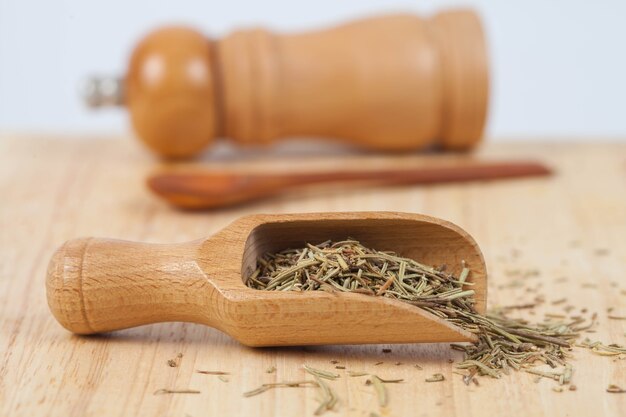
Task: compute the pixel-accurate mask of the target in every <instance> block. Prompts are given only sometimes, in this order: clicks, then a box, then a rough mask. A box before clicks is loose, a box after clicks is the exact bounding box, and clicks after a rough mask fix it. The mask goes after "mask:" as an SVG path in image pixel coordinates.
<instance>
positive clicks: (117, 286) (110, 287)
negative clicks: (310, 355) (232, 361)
mask: <svg viewBox="0 0 626 417" xmlns="http://www.w3.org/2000/svg"><path fill="white" fill-rule="evenodd" d="M348 236H350V237H354V238H356V239H359V240H360V241H361V242H362V243H363V244H364V245H367V246H370V247H372V248H375V249H378V250H393V251H396V252H398V253H399V254H401V255H403V256H407V257H411V258H413V259H416V260H419V261H420V262H423V263H425V264H430V265H443V264H445V265H447V267H448V270H449V271H451V272H454V273H457V274H458V273H459V272H460V269H461V261H465V262H466V264H467V265H468V267H469V268H470V269H471V274H470V276H469V279H468V282H473V283H474V286H473V287H472V288H473V289H474V290H475V291H476V309H477V310H478V311H479V312H483V311H484V310H485V303H486V297H487V273H486V268H485V263H484V260H483V257H482V254H481V252H480V249H479V248H478V246H477V244H476V243H475V242H474V240H473V239H472V238H471V237H470V236H469V235H468V234H467V233H466V232H465V231H463V230H462V229H460V228H459V227H457V226H455V225H453V224H451V223H449V222H446V221H443V220H440V219H436V218H433V217H428V216H423V215H418V214H405V213H391V212H363V213H317V214H315V213H312V214H281V215H253V216H248V217H243V218H241V219H239V220H237V221H235V222H234V223H232V224H231V225H229V226H228V227H226V228H225V229H223V230H222V231H220V232H219V233H217V234H215V235H214V236H212V237H209V238H206V239H200V240H196V241H193V242H189V243H183V244H167V245H166V244H148V243H134V242H127V241H120V240H110V239H97V238H83V239H75V240H70V241H68V242H66V243H65V244H64V245H63V246H62V247H61V248H60V249H58V250H57V252H56V253H55V254H54V256H53V258H52V260H51V261H50V265H49V268H48V276H47V282H46V286H47V295H48V304H49V306H50V309H51V310H52V313H53V314H54V316H55V317H56V319H57V320H58V321H59V322H60V323H61V324H62V325H63V326H64V327H65V328H67V329H68V330H70V331H72V332H75V333H80V334H92V333H100V332H108V331H112V330H118V329H124V328H129V327H133V326H139V325H143V324H149V323H157V322H165V321H185V322H194V323H201V324H205V325H208V326H211V327H214V328H217V329H219V330H221V331H223V332H225V333H228V334H229V335H231V336H232V337H234V338H235V339H237V340H238V341H240V342H241V343H243V344H246V345H250V346H279V345H317V344H356V343H408V342H449V341H471V340H474V335H473V334H471V333H470V332H468V331H465V330H463V329H461V328H459V327H456V326H454V325H453V324H451V323H450V322H448V321H446V320H443V319H440V318H438V317H436V316H434V315H432V314H430V313H428V312H426V311H424V310H422V309H420V308H417V307H415V306H411V305H408V304H406V303H403V302H401V301H397V300H393V299H389V298H385V297H375V296H369V295H363V294H355V293H341V292H337V293H327V292H323V291H313V292H295V291H284V292H282V291H281V292H279V291H275V292H274V291H262V290H255V289H252V288H249V287H247V286H245V285H244V282H243V279H242V277H246V276H248V275H249V274H250V273H251V272H252V271H253V270H254V269H255V268H256V259H257V257H258V256H260V255H262V254H264V253H266V252H275V251H279V250H282V249H286V248H289V247H301V246H303V245H304V243H305V242H318V243H319V242H322V241H324V240H327V239H334V240H339V239H345V238H346V237H348Z"/></svg>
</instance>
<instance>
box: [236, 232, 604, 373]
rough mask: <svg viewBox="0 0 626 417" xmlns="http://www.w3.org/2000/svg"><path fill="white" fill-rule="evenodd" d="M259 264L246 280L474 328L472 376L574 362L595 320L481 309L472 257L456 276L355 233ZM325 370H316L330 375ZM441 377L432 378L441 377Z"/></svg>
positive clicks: (469, 349) (468, 365) (467, 364)
mask: <svg viewBox="0 0 626 417" xmlns="http://www.w3.org/2000/svg"><path fill="white" fill-rule="evenodd" d="M257 264H258V268H257V269H256V270H255V271H254V272H253V273H252V274H251V275H250V276H249V277H247V279H246V285H248V286H249V287H252V288H255V289H259V290H266V291H319V290H321V291H331V292H334V291H342V292H353V293H359V294H364V295H369V296H378V297H388V298H394V299H397V300H400V301H403V302H406V303H409V304H412V305H414V306H416V307H418V308H421V309H423V310H426V311H428V312H430V313H432V314H434V315H436V316H438V317H441V318H443V319H446V320H448V321H450V322H451V323H453V324H455V325H457V326H459V327H461V328H463V329H465V330H467V331H469V332H472V333H474V334H475V335H476V336H477V337H478V341H477V342H476V343H473V344H468V345H459V344H453V345H451V347H452V348H453V349H455V350H460V351H462V352H463V353H464V354H465V358H464V360H463V361H462V362H460V363H458V364H457V365H456V367H457V368H459V369H463V370H465V371H466V372H468V374H467V375H466V377H465V378H464V380H465V381H466V383H467V384H469V383H470V382H471V381H472V380H473V377H474V376H475V375H488V376H490V377H493V378H499V377H500V376H501V374H502V373H505V374H508V373H509V370H510V369H514V370H520V369H522V368H529V367H531V366H533V365H535V364H536V363H544V364H548V365H549V366H551V367H556V366H558V365H561V366H566V359H567V357H568V353H567V352H568V350H569V349H570V348H571V346H572V343H573V342H574V340H575V339H576V338H577V337H578V336H579V332H580V331H581V330H584V329H588V328H589V326H583V325H582V323H583V319H582V318H576V319H572V320H570V321H568V322H563V321H560V322H552V321H548V322H544V323H542V324H529V323H527V322H525V321H523V320H517V319H512V318H509V317H508V316H507V315H506V313H507V309H500V310H494V311H491V312H490V313H488V314H486V315H482V314H479V313H478V312H477V311H476V310H475V309H474V290H472V289H471V286H472V285H473V284H472V282H471V280H470V281H468V279H469V278H471V271H470V269H469V268H468V267H467V266H466V265H463V266H462V270H461V273H460V274H459V276H458V277H456V276H454V275H452V274H448V273H446V272H445V269H444V268H435V267H432V266H428V265H423V264H421V263H419V262H417V261H415V260H413V259H409V258H403V257H401V256H398V255H397V254H395V253H393V252H381V251H376V250H374V249H370V248H367V247H365V246H363V245H361V244H360V243H359V242H358V241H356V240H354V239H348V240H343V241H339V242H332V241H330V240H329V241H326V242H323V243H321V244H318V245H312V244H307V245H306V247H304V248H301V249H289V250H285V251H282V252H279V253H276V254H266V255H264V256H262V257H261V258H259V259H258V262H257ZM595 347H597V346H595ZM610 350H612V348H611V349H610ZM612 353H613V352H612ZM309 372H310V371H309ZM325 373H326V372H325V371H324V374H325ZM324 374H319V373H318V374H317V375H316V374H313V375H314V376H317V377H321V378H324V377H325V376H324ZM433 377H434V378H429V380H431V381H437V380H441V379H438V378H439V377H438V376H437V377H435V376H433ZM326 378H328V376H326Z"/></svg>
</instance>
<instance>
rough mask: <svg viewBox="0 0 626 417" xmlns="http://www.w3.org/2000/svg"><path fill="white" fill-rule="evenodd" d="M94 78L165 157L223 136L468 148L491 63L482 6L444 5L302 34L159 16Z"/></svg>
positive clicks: (98, 100)
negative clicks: (202, 29)
mask: <svg viewBox="0 0 626 417" xmlns="http://www.w3.org/2000/svg"><path fill="white" fill-rule="evenodd" d="M88 85H89V88H88V90H87V94H86V100H87V102H88V103H90V104H91V105H93V106H100V105H105V104H117V105H125V106H127V107H128V108H129V110H130V114H131V119H132V123H133V126H134V128H135V131H136V133H137V135H138V136H139V137H140V138H141V139H142V140H143V141H144V142H145V143H146V144H147V145H148V146H149V147H150V148H151V149H152V150H154V151H155V152H157V153H158V154H160V155H162V156H164V157H170V158H182V157H190V156H192V155H194V154H197V153H199V152H200V151H201V150H202V149H203V148H205V147H207V145H210V144H211V143H212V142H213V141H214V140H215V138H217V137H228V138H231V139H233V140H234V141H235V142H237V143H238V144H241V145H251V144H255V145H256V144H269V143H272V142H274V141H275V140H278V139H281V138H286V137H293V136H312V137H323V138H334V139H339V140H341V141H343V142H346V143H349V144H353V145H355V146H360V147H363V148H366V149H373V150H381V151H406V150H416V149H421V148H425V147H430V146H433V145H438V146H440V147H442V148H444V149H452V150H464V149H469V148H471V147H472V146H474V145H475V144H476V143H477V142H478V141H479V140H480V137H481V135H482V132H483V127H484V124H485V116H486V110H487V101H488V66H487V55H486V48H485V40H484V37H483V32H482V29H481V25H480V21H479V19H478V17H477V16H476V14H474V13H473V12H471V11H448V12H443V13H440V14H437V15H436V16H434V17H433V18H431V19H427V20H425V19H422V18H420V17H418V16H413V15H406V14H400V15H392V16H385V17H377V18H372V19H367V20H362V21H359V22H355V23H350V24H347V25H344V26H340V27H337V28H334V29H328V30H323V31H318V32H309V33H302V34H296V35H278V34H275V33H272V32H269V31H267V30H264V29H252V30H242V31H237V32H234V33H232V34H231V35H229V36H226V37H225V38H223V39H220V40H208V39H207V38H206V37H204V36H203V35H202V34H201V33H199V32H197V31H195V30H192V29H189V28H185V27H168V28H163V29H159V30H157V31H155V32H153V33H151V34H150V35H148V36H147V37H146V38H145V39H143V40H142V41H141V42H140V43H139V45H138V46H137V47H136V48H135V50H134V51H133V53H132V57H131V59H130V65H129V67H128V72H127V73H126V76H125V77H124V79H123V80H121V79H120V80H116V79H93V80H91V82H90V83H89V84H88Z"/></svg>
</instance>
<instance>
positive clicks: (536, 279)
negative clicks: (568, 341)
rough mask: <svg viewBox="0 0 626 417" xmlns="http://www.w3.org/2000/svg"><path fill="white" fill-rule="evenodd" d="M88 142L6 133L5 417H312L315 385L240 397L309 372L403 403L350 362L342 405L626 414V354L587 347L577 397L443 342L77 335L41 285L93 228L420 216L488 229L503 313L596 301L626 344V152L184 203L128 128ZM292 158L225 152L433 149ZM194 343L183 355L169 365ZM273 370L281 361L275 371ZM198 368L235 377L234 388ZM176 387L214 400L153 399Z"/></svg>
mask: <svg viewBox="0 0 626 417" xmlns="http://www.w3.org/2000/svg"><path fill="white" fill-rule="evenodd" d="M91 139H92V140H89V141H87V140H81V138H69V137H61V136H57V137H25V136H11V135H4V136H3V137H2V138H0V193H1V194H0V195H2V200H1V202H0V415H2V416H4V415H10V416H21V415H24V416H72V415H80V416H96V415H107V416H136V415H168V416H185V415H189V416H194V417H196V416H213V415H227V416H237V415H241V416H249V415H260V416H286V415H298V416H310V415H313V412H314V410H315V409H316V407H317V401H316V392H315V389H313V388H284V389H276V390H272V391H268V392H265V393H263V394H261V395H258V396H255V397H251V398H244V397H243V396H242V393H243V392H244V391H248V390H251V389H254V388H256V387H258V386H259V385H260V384H262V383H265V382H278V381H283V380H300V379H304V377H305V374H304V371H303V370H302V365H304V364H308V365H310V366H313V367H317V368H322V369H326V370H334V367H335V366H336V365H339V366H345V367H346V369H347V370H353V371H365V372H372V373H375V374H377V375H379V376H380V377H382V378H403V379H404V380H405V382H404V383H401V384H390V385H388V391H389V397H390V405H389V407H388V408H387V409H385V410H382V411H381V410H379V408H378V405H377V400H376V395H375V394H374V390H373V388H372V387H371V386H366V385H364V382H365V379H366V378H365V377H348V376H345V372H346V371H345V370H336V372H339V373H340V374H342V377H341V378H340V379H338V380H337V381H334V382H331V384H332V387H333V388H334V389H335V390H336V391H337V393H338V395H339V397H340V404H339V406H338V408H337V409H338V414H336V415H349V416H369V415H370V412H376V413H379V414H380V415H389V416H404V415H417V416H449V415H455V414H458V415H509V416H531V415H532V416H535V415H545V416H562V415H568V416H576V415H581V416H582V415H598V414H602V415H605V416H619V415H623V414H622V413H623V410H624V409H626V394H610V393H607V392H606V388H607V386H608V385H609V384H617V385H619V386H621V387H623V388H626V360H621V361H620V360H617V361H615V360H614V359H612V358H606V357H601V356H595V355H593V354H591V353H589V352H588V351H583V350H581V349H576V350H575V351H574V352H573V354H574V357H575V359H574V361H573V364H574V369H575V371H574V377H573V383H574V384H575V385H576V386H577V391H575V392H570V391H565V392H561V393H558V392H554V391H553V387H556V384H555V383H554V382H553V381H549V380H545V379H544V380H541V381H540V382H538V383H535V382H533V380H534V377H533V376H532V375H529V374H526V373H515V374H513V375H511V376H508V377H503V378H502V379H501V380H491V379H487V378H482V379H480V386H474V385H472V386H470V387H467V386H465V385H464V384H463V382H462V381H461V377H460V376H459V375H456V374H454V373H453V371H454V367H453V365H452V364H450V363H449V362H448V360H449V359H454V360H457V359H459V358H460V354H458V352H454V351H451V350H450V348H449V347H448V346H447V345H446V344H426V345H393V346H387V345H386V346H380V345H378V346H326V347H309V348H273V349H269V348H264V349H252V348H247V347H244V346H241V345H239V344H238V343H236V342H235V341H233V340H232V339H231V338H229V337H228V336H226V335H224V334H222V333H220V332H219V331H217V330H214V329H211V328H208V327H203V326H199V325H192V324H181V323H168V324H161V325H153V326H146V327H141V328H137V329H131V330H126V331H122V332H118V333H114V334H110V335H105V336H100V337H77V336H73V335H71V334H69V333H68V332H67V331H65V330H64V329H62V328H61V327H60V326H59V325H58V324H57V323H56V321H55V320H54V319H53V317H52V315H51V314H50V312H49V311H48V307H47V305H46V302H45V289H44V278H45V270H46V265H47V262H48V260H49V257H50V255H51V254H52V252H53V250H54V248H55V247H57V245H59V244H60V243H61V242H63V241H64V240H66V239H70V238H74V237H79V236H88V235H89V236H107V237H114V238H120V239H131V240H141V241H152V242H182V241H187V240H191V239H196V238H200V237H203V236H207V235H209V234H211V233H213V232H215V231H217V230H219V229H221V228H222V227H224V226H226V225H227V224H228V223H230V222H231V221H232V220H234V219H236V218H238V217H240V216H242V215H245V214H250V213H287V212H312V211H350V210H361V211H363V210H394V211H406V212H418V213H424V214H429V215H433V216H437V217H442V218H445V219H448V220H450V221H453V222H455V223H457V224H459V225H460V226H462V227H463V228H465V229H466V230H467V231H468V232H469V233H470V234H472V235H473V236H474V237H475V238H476V240H477V241H478V243H479V245H480V246H481V248H482V250H483V252H484V254H485V258H486V261H487V265H488V268H489V272H490V281H489V291H490V293H489V303H490V305H491V306H496V305H512V304H523V303H526V302H529V301H533V300H534V299H535V297H537V296H538V295H543V296H544V297H545V300H546V302H545V303H544V304H543V306H542V307H540V308H538V309H537V311H536V314H535V315H534V316H532V315H528V314H529V312H528V311H522V312H521V313H519V314H526V317H528V318H532V319H537V320H541V319H542V318H543V313H544V312H549V313H550V312H551V313H561V312H562V308H563V307H564V305H573V306H574V307H575V310H574V311H579V310H580V309H582V308H587V309H588V310H589V312H597V313H598V317H599V325H598V327H597V329H596V330H597V332H596V333H589V334H588V336H589V337H590V338H592V339H594V340H596V339H598V340H603V341H605V342H607V343H610V342H614V343H620V344H626V336H625V332H626V320H612V319H609V318H608V317H607V308H610V307H612V308H613V309H614V310H613V312H612V314H614V315H626V278H625V276H624V272H623V271H624V265H626V144H624V143H622V144H619V143H603V142H599V143H596V142H594V143H595V144H592V142H587V143H576V144H556V143H553V144H549V143H523V144H522V143H513V144H493V145H485V146H484V147H483V149H482V150H481V152H480V153H481V155H485V156H490V157H502V158H511V157H518V156H519V157H536V158H541V159H543V160H545V161H546V162H548V163H549V164H551V165H552V166H553V167H554V168H555V169H556V170H557V175H556V176H555V177H553V178H551V179H545V178H544V179H524V180H512V181H504V182H494V183H472V184H464V185H442V186H432V187H401V188H387V189H380V188H378V189H376V188H369V189H351V190H345V189H339V188H335V189H325V190H324V189H318V190H311V191H306V192H302V193H299V194H298V195H297V198H289V197H281V198H278V199H273V200H267V201H262V202H259V203H256V204H253V205H249V206H241V207H237V208H234V209H229V210H223V211H216V212H209V213H206V212H204V213H189V212H187V213H185V212H177V211H174V210H172V209H171V208H169V207H168V206H166V205H165V204H163V203H162V202H160V201H158V200H156V199H155V198H153V197H152V196H151V195H150V194H149V192H148V191H147V190H146V189H145V187H144V183H143V181H144V178H145V177H146V175H147V173H148V172H149V171H150V170H151V169H153V168H154V165H155V163H156V162H155V160H154V159H153V158H152V157H151V156H149V155H148V154H147V152H145V151H144V150H143V149H140V148H139V147H138V146H137V145H135V144H133V143H132V142H131V141H130V140H129V139H127V138H126V139H124V140H122V139H115V138H100V139H98V138H91ZM293 154H294V152H293V150H283V151H281V152H276V153H272V154H271V155H270V156H267V157H266V158H265V159H264V160H263V161H257V162H253V161H252V159H251V158H250V156H251V155H250V154H245V155H244V157H243V159H239V160H237V159H236V158H235V157H234V156H232V155H230V154H227V155H226V159H231V161H229V162H230V164H229V166H231V167H233V166H237V165H241V166H245V167H247V168H250V167H262V166H271V167H273V168H276V167H280V166H283V167H285V168H296V169H310V168H315V167H320V166H325V167H328V166H332V165H333V164H340V165H341V166H355V165H359V164H364V163H366V164H369V165H371V166H375V165H380V166H383V165H389V164H393V165H394V166H395V167H400V166H409V165H412V164H418V163H419V161H420V158H421V157H419V156H406V157H399V158H396V159H393V160H391V158H392V157H375V156H364V155H360V156H346V155H343V156H342V155H339V156H336V155H334V156H333V155H329V154H325V155H320V154H318V155H317V156H315V155H313V156H308V157H307V158H306V159H305V160H304V161H302V160H300V161H298V162H297V163H295V162H290V161H289V158H288V157H289V156H290V155H293ZM209 159H210V158H209ZM232 159H235V160H234V161H232ZM207 163H211V164H213V166H216V167H217V166H219V164H223V163H224V162H217V161H215V160H211V161H208V162H207ZM524 276H525V278H524ZM562 298H567V301H566V302H565V303H564V304H556V305H553V304H552V302H554V301H558V300H559V299H562ZM383 348H390V349H391V352H390V353H383V351H382V350H383ZM179 353H182V354H183V357H182V359H181V361H180V365H179V366H178V367H170V366H168V364H167V361H168V360H169V359H173V358H175V357H176V356H177V355H178V354H179ZM331 361H339V363H338V364H331ZM379 362H383V363H382V364H379V365H376V364H377V363H379ZM415 364H419V365H420V366H421V367H422V368H423V369H422V370H419V369H417V368H416V367H415ZM269 367H276V371H275V372H274V373H266V370H267V369H268V368H269ZM197 370H211V371H225V372H229V373H230V375H229V376H228V377H227V379H228V382H224V381H222V380H221V379H219V378H218V377H217V376H213V375H205V374H200V373H197V372H196V371H197ZM434 373H442V374H443V375H444V376H445V378H446V379H445V381H443V382H437V383H427V382H425V381H424V379H425V378H427V377H430V376H431V375H432V374H434ZM163 388H168V389H174V388H176V389H180V388H184V389H194V390H198V391H200V393H199V394H171V395H154V394H153V393H154V391H156V390H159V389H163ZM329 415H335V414H334V413H329Z"/></svg>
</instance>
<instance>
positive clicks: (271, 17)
mask: <svg viewBox="0 0 626 417" xmlns="http://www.w3.org/2000/svg"><path fill="white" fill-rule="evenodd" d="M451 5H454V6H465V5H468V6H471V7H473V8H475V9H477V10H478V11H479V12H480V14H481V15H482V18H483V22H484V25H485V27H486V32H487V36H488V39H489V48H490V60H491V69H492V91H491V108H490V117H489V122H488V135H489V136H491V137H493V138H495V139H496V140H507V139H511V138H513V139H515V138H520V137H524V138H546V137H550V138H553V139H559V140H569V139H578V138H582V137H588V138H598V139H602V138H607V137H610V138H620V137H621V139H622V140H624V139H626V80H625V77H626V1H617V0H616V1H608V0H606V1H589V0H586V1H577V0H524V1H512V0H509V1H506V0H474V1H467V2H462V3H460V2H458V1H456V2H455V1H395V2H394V1H383V0H314V1H307V2H301V1H294V0H283V1H279V0H264V1H252V0H250V1H241V0H238V1H234V0H221V1H206V0H205V1H200V0H198V1H191V0H177V1H156V0H137V1H131V0H125V1H118V0H115V1H113V0H108V1H79V0H66V1H44V0H41V1H33V0H13V1H9V0H0V131H5V132H6V131H10V132H15V131H26V132H63V133H67V132H69V133H90V132H107V133H108V132H124V131H126V129H127V120H126V115H125V114H124V112H123V111H121V110H115V109H112V110H107V111H102V112H98V113H94V112H90V111H88V110H86V109H85V108H84V107H83V106H82V104H81V102H80V100H79V99H78V95H77V86H78V84H79V82H80V80H81V79H84V77H85V76H87V75H89V74H92V73H94V72H96V73H98V72H99V73H121V72H122V71H123V69H124V68H125V65H126V59H127V57H128V54H129V52H130V50H131V48H132V46H133V45H134V44H135V42H136V41H137V40H138V39H139V38H140V37H141V36H142V35H143V34H145V33H146V32H148V31H150V30H151V29H153V28H154V27H155V26H157V25H159V24H163V23H187V24H191V25H193V26H196V27H198V28H200V29H202V30H203V31H204V32H205V33H207V34H208V35H212V36H219V35H222V34H224V33H226V32H228V31H230V30H232V29H233V28H239V27H241V26H249V25H263V26H268V27H270V28H272V29H275V30H279V31H295V30H304V29H315V28H318V27H320V26H328V25H332V24H336V23H340V22H343V21H346V20H349V19H353V18H357V17H362V16H368V15H372V14H377V13H384V12H396V11H411V12H417V13H424V14H430V13H432V12H434V11H437V10H440V9H442V8H444V7H447V6H451Z"/></svg>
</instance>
